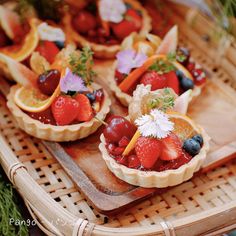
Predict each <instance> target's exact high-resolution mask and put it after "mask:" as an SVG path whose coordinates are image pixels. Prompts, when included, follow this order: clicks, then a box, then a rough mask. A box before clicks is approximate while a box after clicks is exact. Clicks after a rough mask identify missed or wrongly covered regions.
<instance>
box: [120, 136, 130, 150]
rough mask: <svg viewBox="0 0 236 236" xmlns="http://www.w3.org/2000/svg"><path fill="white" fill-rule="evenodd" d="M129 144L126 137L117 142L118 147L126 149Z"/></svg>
mask: <svg viewBox="0 0 236 236" xmlns="http://www.w3.org/2000/svg"><path fill="white" fill-rule="evenodd" d="M129 142H130V139H129V138H127V137H126V136H123V137H122V139H121V140H120V141H119V143H118V145H119V147H126V146H128V144H129Z"/></svg>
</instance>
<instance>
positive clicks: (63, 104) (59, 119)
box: [51, 96, 79, 125]
mask: <svg viewBox="0 0 236 236" xmlns="http://www.w3.org/2000/svg"><path fill="white" fill-rule="evenodd" d="M78 108H79V104H78V102H77V101H76V100H75V99H73V98H71V97H69V96H59V97H57V98H56V100H55V101H54V102H53V103H52V106H51V109H52V114H53V117H54V119H55V120H56V123H57V125H69V124H71V123H72V122H73V121H74V120H75V119H76V117H77V115H78Z"/></svg>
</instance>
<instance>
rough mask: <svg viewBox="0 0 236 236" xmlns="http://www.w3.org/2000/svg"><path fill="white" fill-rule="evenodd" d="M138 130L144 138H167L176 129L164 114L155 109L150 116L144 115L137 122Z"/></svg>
mask: <svg viewBox="0 0 236 236" xmlns="http://www.w3.org/2000/svg"><path fill="white" fill-rule="evenodd" d="M135 124H136V125H137V126H138V130H139V132H140V133H141V135H142V136H144V137H150V136H151V137H154V138H159V139H162V138H166V137H167V136H168V135H169V133H170V132H171V131H172V130H173V129H174V123H173V122H171V121H170V120H169V117H168V115H167V114H165V113H164V112H162V111H160V110H158V109H155V110H151V112H150V114H149V115H143V116H141V117H139V118H138V119H136V120H135Z"/></svg>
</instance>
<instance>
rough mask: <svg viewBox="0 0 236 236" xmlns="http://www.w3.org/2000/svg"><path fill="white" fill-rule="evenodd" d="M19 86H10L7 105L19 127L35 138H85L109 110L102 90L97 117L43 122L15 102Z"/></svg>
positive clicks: (62, 140)
mask: <svg viewBox="0 0 236 236" xmlns="http://www.w3.org/2000/svg"><path fill="white" fill-rule="evenodd" d="M93 87H94V88H95V89H98V88H101V87H100V86H99V85H98V84H95V83H94V84H93ZM19 88H20V86H19V85H15V86H13V87H12V88H11V90H10V93H9V94H8V96H7V100H8V101H7V106H8V108H9V109H10V111H11V112H12V114H13V115H14V117H15V119H16V121H17V124H18V125H19V127H20V128H21V129H22V130H24V131H25V132H26V133H28V134H30V135H32V136H34V137H36V138H40V139H44V140H48V141H55V142H67V141H74V140H77V139H82V138H85V137H87V136H89V135H90V134H92V133H94V132H95V131H96V130H97V129H98V128H99V127H100V126H101V125H102V122H101V121H99V120H104V119H105V117H106V115H107V114H108V113H109V111H110V106H111V100H110V99H109V97H108V94H107V92H106V91H105V90H104V101H103V104H102V107H101V110H100V111H99V112H98V113H97V114H96V117H97V119H95V118H93V119H92V120H90V121H88V122H83V123H80V124H74V125H65V126H55V125H50V124H43V123H42V122H40V121H38V120H35V119H33V118H31V117H30V116H28V115H27V114H26V113H25V112H24V111H22V110H21V109H20V108H19V107H18V106H17V105H16V104H15V102H14V95H15V93H16V91H17V89H19Z"/></svg>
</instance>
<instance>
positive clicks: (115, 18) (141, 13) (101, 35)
mask: <svg viewBox="0 0 236 236" xmlns="http://www.w3.org/2000/svg"><path fill="white" fill-rule="evenodd" d="M63 24H64V27H65V32H66V34H67V35H69V38H70V43H71V41H72V42H76V43H77V44H79V45H80V46H85V45H89V46H90V47H91V49H92V50H93V51H94V53H95V56H97V57H100V58H114V57H115V54H116V53H117V52H118V51H119V49H120V44H121V42H122V40H123V39H124V38H125V37H127V36H128V35H130V33H132V32H137V33H139V34H141V35H145V34H147V33H148V32H149V31H150V30H151V18H150V17H149V15H148V14H147V12H146V10H145V9H144V8H143V7H142V6H141V4H140V3H139V2H138V1H136V0H98V1H87V4H86V5H85V6H84V8H83V9H81V8H80V9H77V8H76V7H75V6H74V5H73V7H69V8H68V9H67V11H65V14H64V18H63Z"/></svg>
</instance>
